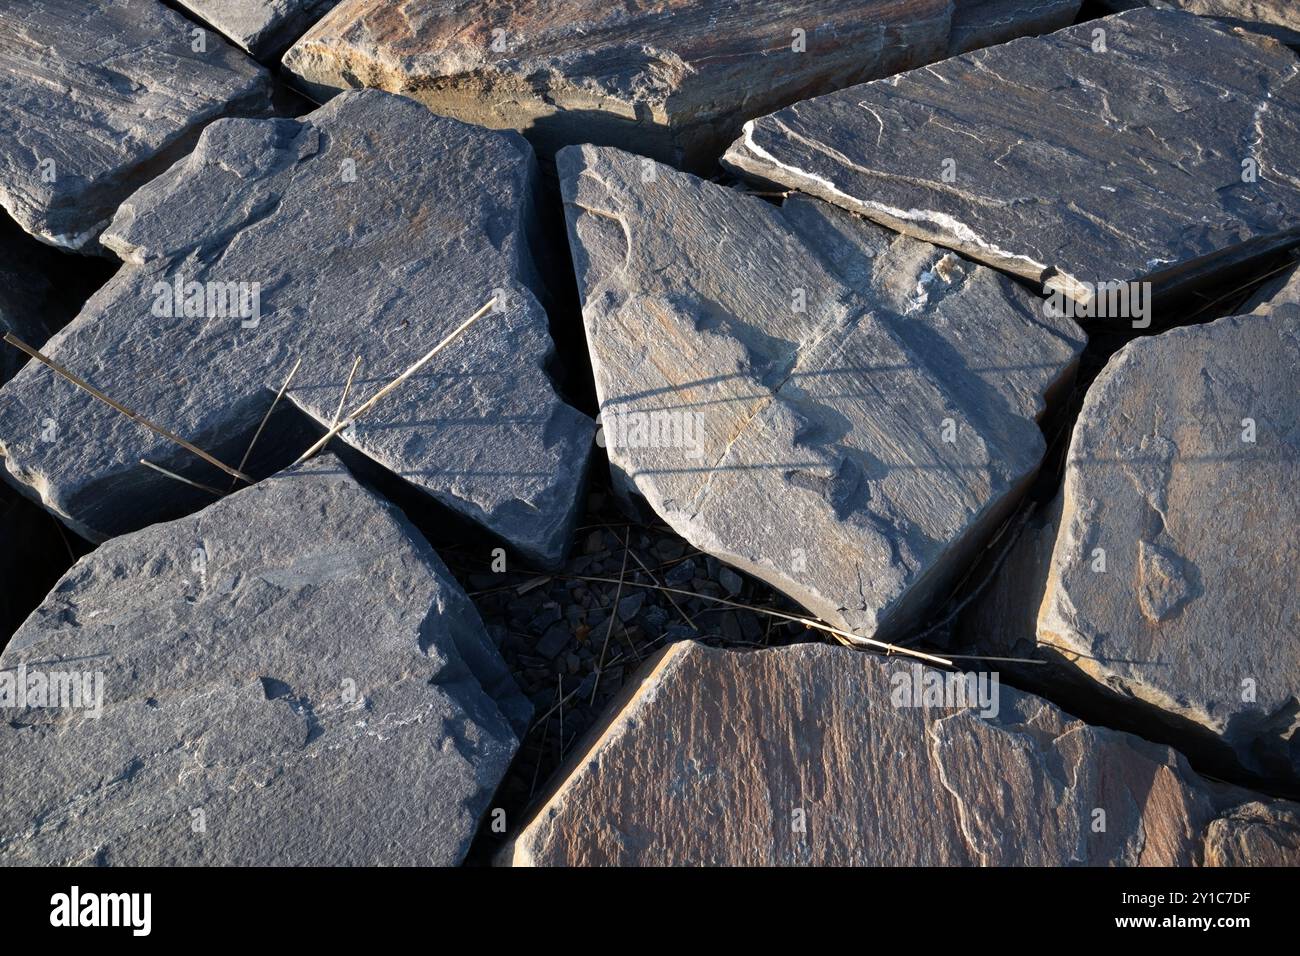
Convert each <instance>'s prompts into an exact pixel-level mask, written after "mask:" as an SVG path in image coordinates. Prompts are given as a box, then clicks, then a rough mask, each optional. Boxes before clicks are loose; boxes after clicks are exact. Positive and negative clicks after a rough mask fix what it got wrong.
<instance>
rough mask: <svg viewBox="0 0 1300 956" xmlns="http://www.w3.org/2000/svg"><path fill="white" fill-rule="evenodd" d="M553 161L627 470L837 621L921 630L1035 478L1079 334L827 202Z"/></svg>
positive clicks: (619, 473)
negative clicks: (765, 196) (1045, 423)
mask: <svg viewBox="0 0 1300 956" xmlns="http://www.w3.org/2000/svg"><path fill="white" fill-rule="evenodd" d="M558 169H559V173H560V184H561V189H562V191H563V194H564V200H565V205H566V213H567V215H568V221H569V232H570V243H571V245H572V247H573V254H574V265H575V268H576V270H577V277H578V287H579V290H580V292H581V295H582V297H583V319H584V323H585V325H586V329H587V338H588V345H589V348H590V351H591V356H592V365H593V368H594V370H595V375H596V390H597V394H598V396H599V398H600V403H601V423H602V429H603V438H604V443H605V445H606V447H607V448H608V451H609V456H610V462H611V465H612V467H613V469H614V473H615V479H616V481H617V482H618V483H619V484H621V485H622V486H623V487H624V488H625V489H626V490H629V491H631V490H635V492H637V493H639V494H640V495H641V496H644V498H645V499H646V500H647V501H648V502H649V503H650V505H651V506H653V508H654V510H655V511H657V512H658V513H659V515H660V516H662V517H663V518H664V520H666V521H667V522H668V523H669V524H670V525H671V526H672V527H673V528H674V529H675V530H676V531H677V532H678V533H679V534H681V535H682V536H683V537H684V538H686V539H687V540H688V541H690V542H691V543H692V544H694V545H695V546H696V547H699V548H701V549H702V550H705V551H708V552H710V553H712V554H714V555H716V556H717V557H719V558H722V559H723V560H725V561H727V562H729V563H732V564H735V565H737V566H739V567H741V568H744V569H745V570H747V571H749V572H750V573H752V574H754V575H756V576H758V577H760V578H762V579H764V580H766V581H768V582H770V583H771V584H772V585H774V586H775V587H778V588H780V589H782V590H783V591H785V592H786V593H788V594H790V595H791V596H792V597H794V598H795V599H796V600H798V601H799V602H801V603H802V604H804V605H805V606H807V607H808V608H809V609H810V610H812V611H813V612H814V613H816V614H817V615H819V616H820V617H822V618H823V619H824V620H826V621H829V622H832V623H834V624H837V625H839V626H841V627H847V628H850V629H852V630H854V631H856V632H857V633H859V634H862V635H864V636H871V635H873V634H874V635H877V636H882V637H883V638H884V639H890V637H892V636H894V635H897V634H898V633H900V632H904V631H906V630H907V629H908V628H910V627H912V626H914V625H915V624H916V623H917V618H918V616H919V615H920V614H922V613H924V612H925V611H926V610H927V608H928V607H929V605H930V604H931V603H932V602H933V601H934V599H935V598H936V597H941V596H942V595H943V594H944V588H945V586H946V585H947V584H948V583H950V578H951V575H952V573H953V572H954V571H955V570H956V569H957V568H959V567H961V566H962V565H963V563H964V561H965V560H967V558H968V557H969V555H970V553H971V550H972V549H976V548H978V547H979V546H980V544H981V539H982V537H983V536H984V535H985V534H986V533H987V532H988V531H990V530H991V529H992V528H993V527H995V526H996V524H997V523H998V521H1000V520H1001V518H1002V517H1003V516H1004V515H1005V512H1006V509H1007V508H1008V507H1009V506H1010V504H1011V503H1012V502H1013V501H1014V500H1015V497H1016V495H1017V494H1018V492H1019V491H1020V490H1021V488H1022V486H1023V483H1024V482H1025V481H1026V479H1027V478H1028V477H1029V476H1030V475H1032V474H1033V472H1034V471H1035V469H1036V468H1037V467H1038V464H1039V461H1040V458H1041V456H1042V453H1043V449H1044V444H1043V438H1042V435H1041V433H1040V431H1039V429H1038V426H1037V424H1036V421H1035V418H1036V416H1037V415H1038V414H1039V413H1040V412H1041V411H1042V410H1043V408H1044V402H1045V396H1047V395H1048V394H1049V393H1050V392H1052V390H1053V389H1054V388H1055V387H1057V386H1058V385H1059V384H1060V383H1061V382H1062V381H1063V380H1066V379H1068V377H1069V375H1070V373H1071V371H1072V368H1073V364H1074V360H1075V357H1076V355H1077V353H1078V351H1079V349H1080V348H1081V345H1082V342H1081V338H1082V336H1081V333H1080V332H1079V330H1078V329H1077V327H1075V326H1074V324H1073V323H1072V322H1069V321H1068V320H1065V319H1060V318H1052V317H1044V316H1043V315H1042V314H1041V311H1042V310H1041V303H1040V302H1039V301H1038V300H1036V299H1035V298H1034V297H1033V296H1031V295H1030V294H1028V293H1026V292H1025V291H1024V290H1023V289H1022V288H1020V287H1019V286H1017V285H1016V284H1014V283H1013V282H1011V281H1010V280H1008V279H1007V278H1005V277H1004V276H1001V275H999V274H997V273H996V272H994V271H992V270H990V269H986V268H984V267H982V266H978V265H975V264H973V263H970V262H967V261H965V260H963V259H961V258H960V257H958V256H956V255H954V254H952V253H949V252H946V251H944V250H941V249H937V248H935V247H934V246H931V245H928V244H926V243H923V242H918V241H916V240H913V239H909V238H906V237H901V236H897V235H893V234H890V233H888V232H886V231H885V230H883V229H880V228H879V227H877V226H875V225H873V224H871V223H868V222H866V221H864V220H862V219H859V218H857V217H855V216H851V215H849V214H847V213H844V212H842V211H841V210H838V209H836V208H834V207H833V206H829V205H827V204H826V203H822V202H819V201H816V200H810V199H801V198H798V197H795V198H791V199H789V200H788V201H787V202H786V204H785V205H784V206H783V207H780V208H777V207H774V206H772V205H770V204H769V203H766V202H763V201H762V200H760V199H758V198H756V197H752V196H746V195H744V194H742V193H738V192H736V191H734V190H729V189H724V188H722V187H720V186H716V185H714V184H711V183H707V182H704V181H702V180H699V179H697V178H695V177H693V176H690V175H688V174H685V173H678V172H675V171H673V170H670V169H668V168H666V167H663V166H658V165H657V164H654V163H652V162H651V161H650V160H645V159H642V158H641V157H637V156H632V155H630V154H627V153H622V152H619V151H617V150H613V149H604V148H596V147H581V148H578V147H575V148H572V149H568V150H564V151H563V152H561V153H560V155H559V158H558Z"/></svg>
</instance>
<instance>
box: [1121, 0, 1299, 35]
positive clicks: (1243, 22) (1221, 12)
mask: <svg viewBox="0 0 1300 956" xmlns="http://www.w3.org/2000/svg"><path fill="white" fill-rule="evenodd" d="M1100 2H1101V3H1102V5H1103V6H1105V7H1107V8H1108V9H1113V10H1127V9H1130V8H1132V7H1135V6H1141V5H1142V4H1143V2H1144V0H1100ZM1161 2H1162V3H1165V4H1167V5H1168V6H1171V7H1174V8H1176V9H1179V10H1186V11H1187V12H1188V13H1196V14H1200V15H1201V16H1206V17H1214V18H1215V19H1216V20H1219V21H1221V22H1222V23H1224V24H1227V25H1229V26H1239V27H1243V28H1244V29H1247V30H1251V31H1253V32H1256V33H1261V34H1264V35H1266V36H1271V37H1274V38H1275V39H1278V40H1281V41H1282V42H1283V43H1289V44H1291V45H1292V46H1296V45H1300V9H1297V7H1296V5H1295V2H1294V0H1161Z"/></svg>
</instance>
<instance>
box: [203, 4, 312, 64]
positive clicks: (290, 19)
mask: <svg viewBox="0 0 1300 956" xmlns="http://www.w3.org/2000/svg"><path fill="white" fill-rule="evenodd" d="M180 3H181V5H182V6H184V7H185V8H187V9H188V10H190V11H191V12H192V13H194V14H195V15H196V16H198V17H200V18H201V19H203V20H204V21H205V22H207V23H209V24H211V25H212V27H213V28H214V29H216V30H220V31H221V32H222V33H223V34H225V35H226V36H227V37H229V38H230V40H231V41H232V42H234V43H237V44H239V45H240V46H241V47H243V48H244V49H245V50H247V51H248V52H249V53H251V54H253V56H255V57H257V58H258V59H263V60H264V59H271V58H273V57H276V56H278V55H279V54H280V53H281V52H282V51H283V50H284V49H285V47H287V46H289V44H291V43H293V41H294V40H296V39H298V37H300V36H302V35H303V33H305V32H306V31H307V28H308V27H310V26H311V25H312V24H313V23H315V22H316V21H317V20H319V19H320V18H321V17H322V16H324V15H325V14H326V13H328V12H329V11H330V9H331V8H333V7H334V5H335V4H337V3H338V0H180Z"/></svg>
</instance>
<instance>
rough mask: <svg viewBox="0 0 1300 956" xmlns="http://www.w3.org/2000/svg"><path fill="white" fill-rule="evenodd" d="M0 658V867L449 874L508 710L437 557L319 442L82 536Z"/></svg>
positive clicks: (511, 716)
mask: <svg viewBox="0 0 1300 956" xmlns="http://www.w3.org/2000/svg"><path fill="white" fill-rule="evenodd" d="M73 661H75V662H76V663H71V662H73ZM60 662H62V663H60ZM0 668H3V670H0V675H5V676H10V675H19V676H21V677H24V678H25V684H24V686H25V687H26V690H25V691H24V693H25V695H26V697H25V700H23V701H15V700H5V702H4V703H5V711H4V713H5V720H4V721H3V722H2V723H0V762H2V763H3V765H4V767H5V773H4V774H2V775H0V833H2V834H3V836H0V862H2V863H5V864H9V865H13V864H59V865H68V864H85V863H100V864H120V865H140V864H145V865H158V864H165V865H194V864H216V865H266V864H280V865H285V864H296V865H304V864H322V865H341V864H350V865H374V864H415V863H421V864H442V865H446V864H455V863H457V862H459V861H460V859H461V858H462V857H463V855H464V854H465V851H466V849H467V847H468V845H469V841H470V839H471V837H472V836H473V834H474V831H475V828H476V826H477V823H478V818H479V817H480V815H482V813H483V812H484V811H485V810H486V808H487V806H488V804H489V801H490V799H491V796H492V792H493V789H494V788H495V786H496V784H497V781H498V780H499V779H500V777H501V775H502V774H503V773H504V772H505V769H506V767H507V765H508V764H509V762H510V759H511V757H512V755H513V754H514V751H515V747H516V745H517V744H516V733H519V732H522V729H523V727H524V726H525V724H526V721H527V719H528V716H529V713H530V707H529V705H528V703H527V702H526V701H525V700H524V699H523V698H522V697H521V695H520V694H519V691H518V688H517V687H515V685H514V683H513V680H512V678H511V677H510V675H509V674H508V673H507V671H506V669H505V665H504V663H503V662H502V660H501V658H500V656H499V654H498V652H497V650H496V648H495V646H494V645H493V644H492V643H491V642H490V640H489V639H488V637H487V635H486V633H485V632H484V630H483V626H482V624H481V622H480V621H479V618H478V615H477V613H476V612H475V610H474V608H473V605H471V604H470V602H469V599H468V598H467V597H466V596H465V594H464V592H462V591H461V590H460V587H459V586H458V585H457V584H456V583H455V581H454V580H453V579H452V578H451V577H450V575H449V574H448V573H447V570H446V568H445V567H444V566H443V564H442V562H441V561H440V560H439V559H438V557H437V555H436V554H434V552H433V550H432V549H431V548H430V547H429V546H428V544H427V543H425V541H424V539H423V538H421V537H420V535H419V533H418V532H416V531H415V529H414V528H413V527H412V526H411V525H410V524H409V523H408V522H407V521H406V519H405V518H404V517H402V515H401V513H400V512H398V511H397V510H396V509H395V508H393V507H392V506H390V505H387V504H385V503H383V502H381V501H380V500H379V499H378V498H376V497H375V496H373V495H372V494H371V493H370V492H368V491H365V490H364V489H362V488H361V487H360V486H359V485H358V484H357V483H356V482H355V481H354V480H353V479H352V478H351V476H350V475H348V473H347V472H346V470H344V469H343V467H342V466H341V464H340V463H339V462H338V461H337V459H335V458H333V457H332V456H329V455H326V456H322V457H321V458H319V459H317V460H315V461H313V462H311V463H309V464H308V465H306V466H304V467H302V468H299V469H296V470H294V471H292V472H286V473H284V474H283V475H281V476H279V477H277V478H273V479H270V480H268V481H265V482H262V483H261V484H259V485H257V486H255V487H253V488H249V489H246V490H244V491H242V492H240V493H238V494H236V495H233V496H231V497H229V498H226V499H224V500H222V501H220V502H217V503H216V504H214V505H212V506H211V507H210V508H208V509H206V510H205V511H203V512H200V513H199V514H196V515H193V516H191V517H188V518H184V519H181V520H180V521H176V522H171V523H167V524H160V525H155V526H153V527H151V528H148V529H146V530H145V531H141V532H139V533H136V534H132V535H126V536H124V537H121V538H118V539H116V540H114V541H111V542H109V543H107V544H105V545H103V546H102V547H100V548H99V549H98V550H97V551H95V552H94V553H93V554H91V555H89V556H87V557H86V558H84V559H82V560H81V561H79V562H78V563H77V564H76V565H75V566H74V567H73V568H72V570H71V571H69V572H68V574H67V575H65V576H64V578H63V579H62V580H61V581H60V582H59V584H58V585H57V586H56V587H55V589H54V590H53V591H52V592H51V593H50V595H49V597H48V598H47V599H46V601H45V603H44V604H42V605H41V607H40V608H38V609H37V610H36V611H35V612H34V613H33V614H32V616H31V617H30V618H29V619H28V620H27V622H26V623H25V624H24V625H23V627H22V628H20V629H19V631H18V632H17V634H16V635H15V636H14V638H13V640H12V641H11V642H10V644H9V646H8V648H7V649H6V650H5V652H4V653H3V655H0ZM20 668H21V670H20ZM68 668H73V669H75V673H76V674H77V675H89V676H88V678H87V679H85V680H78V682H76V683H73V682H72V681H70V680H68V679H67V678H65V677H63V676H61V675H66V674H69V673H72V671H69V670H67V669H68ZM37 675H42V676H43V677H44V678H46V679H48V681H49V683H48V685H47V686H50V687H52V686H54V682H55V681H56V679H57V681H58V683H59V684H60V685H61V686H64V687H67V688H68V689H69V690H71V689H72V688H74V687H75V688H76V689H77V690H78V691H79V692H80V693H81V698H80V701H79V702H78V701H77V700H76V699H75V698H73V697H71V696H65V697H62V698H58V697H55V698H48V697H37V696H35V695H36V694H37V691H36V690H35V689H34V688H36V687H37V684H36V682H35V681H36V677H37ZM3 692H8V693H10V694H12V693H14V692H15V687H14V686H12V685H7V684H6V683H5V682H4V679H3V677H0V693H3ZM41 693H44V692H41ZM54 703H62V704H65V705H66V704H69V703H71V704H73V706H63V707H60V708H54V707H51V706H48V705H51V704H54ZM24 705H25V706H24ZM96 712H97V713H96Z"/></svg>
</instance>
